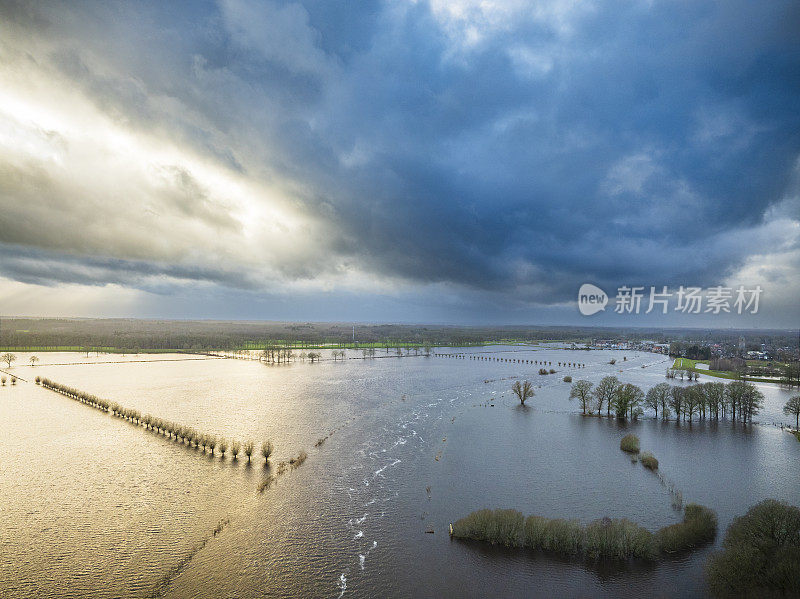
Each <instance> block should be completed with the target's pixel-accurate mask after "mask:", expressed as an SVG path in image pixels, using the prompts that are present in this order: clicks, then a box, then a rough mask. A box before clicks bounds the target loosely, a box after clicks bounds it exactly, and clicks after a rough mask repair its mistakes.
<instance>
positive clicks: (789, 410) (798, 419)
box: [783, 395, 800, 429]
mask: <svg viewBox="0 0 800 599" xmlns="http://www.w3.org/2000/svg"><path fill="white" fill-rule="evenodd" d="M783 413H784V414H786V415H787V416H794V428H795V429H800V395H795V396H794V397H790V398H789V401H787V402H786V405H785V406H783Z"/></svg>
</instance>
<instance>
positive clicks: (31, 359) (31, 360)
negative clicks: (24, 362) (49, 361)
mask: <svg viewBox="0 0 800 599" xmlns="http://www.w3.org/2000/svg"><path fill="white" fill-rule="evenodd" d="M28 361H29V362H30V363H31V366H36V362H38V361H39V358H38V357H37V356H31V357H30V358H28Z"/></svg>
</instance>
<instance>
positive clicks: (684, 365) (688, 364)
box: [672, 358, 777, 383]
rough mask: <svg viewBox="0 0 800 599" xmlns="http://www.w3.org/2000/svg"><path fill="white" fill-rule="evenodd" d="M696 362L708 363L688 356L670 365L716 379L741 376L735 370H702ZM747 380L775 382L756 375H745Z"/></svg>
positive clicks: (677, 359) (735, 378)
mask: <svg viewBox="0 0 800 599" xmlns="http://www.w3.org/2000/svg"><path fill="white" fill-rule="evenodd" d="M697 364H708V361H707V360H690V359H689V358H675V361H674V362H673V363H672V367H673V368H674V369H676V370H689V371H691V372H697V373H699V374H707V375H708V376H713V377H715V378H718V379H732V380H737V379H739V378H741V377H740V376H739V375H738V374H737V373H735V372H723V371H721V370H702V369H698V368H697V367H696V365H697ZM747 380H748V381H750V382H756V383H776V382H777V381H776V380H775V379H763V378H756V377H747Z"/></svg>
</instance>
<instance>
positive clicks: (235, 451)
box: [231, 441, 242, 460]
mask: <svg viewBox="0 0 800 599" xmlns="http://www.w3.org/2000/svg"><path fill="white" fill-rule="evenodd" d="M241 450H242V444H241V443H239V442H238V441H234V442H233V443H231V455H232V456H233V459H234V460H235V459H236V458H237V456H238V455H239V452H240V451H241Z"/></svg>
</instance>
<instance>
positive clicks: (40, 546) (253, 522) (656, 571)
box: [0, 346, 800, 597]
mask: <svg viewBox="0 0 800 599" xmlns="http://www.w3.org/2000/svg"><path fill="white" fill-rule="evenodd" d="M324 351H325V350H323V352H324ZM465 351H467V352H481V356H484V357H487V356H492V357H500V358H504V359H525V360H528V359H536V360H547V361H552V362H553V364H554V365H555V364H556V363H557V362H558V361H563V362H568V363H569V362H580V363H584V362H585V363H586V364H587V366H586V368H585V369H570V368H569V367H563V368H562V367H558V366H554V368H555V369H556V370H557V371H558V372H557V373H556V374H555V375H548V376H540V375H538V374H536V372H537V371H538V368H539V367H538V366H534V365H527V364H525V365H523V364H519V363H510V362H489V361H474V360H467V359H456V358H434V357H431V358H425V357H423V356H418V357H415V356H413V355H412V356H408V357H403V358H396V357H394V358H391V357H386V358H381V359H366V360H364V359H360V358H361V357H362V356H361V352H348V358H353V359H346V360H337V361H335V362H334V361H332V360H326V359H323V361H322V362H320V363H315V364H310V363H308V362H305V363H303V362H301V361H297V362H293V363H290V364H288V365H287V364H284V365H269V366H267V365H264V364H260V363H258V362H254V361H245V360H233V359H213V358H201V359H195V358H197V357H192V356H185V355H162V356H150V357H148V358H147V359H148V360H150V361H148V362H139V361H131V360H138V359H143V358H142V357H141V356H139V357H138V358H137V357H136V356H126V357H125V358H122V357H121V356H113V355H106V356H104V355H103V354H100V356H95V355H94V354H92V357H91V359H89V360H88V362H92V363H83V362H86V361H87V360H86V359H85V355H83V354H65V355H56V354H42V355H41V356H40V357H41V358H42V363H41V364H40V365H38V366H36V367H30V366H22V365H21V364H24V363H25V362H26V360H27V356H25V355H24V354H20V355H19V362H18V364H20V365H17V366H15V367H14V368H12V369H11V371H10V372H15V373H17V374H18V375H19V376H20V377H21V378H23V379H27V380H28V381H32V380H33V378H34V377H35V376H36V375H39V376H42V377H48V378H50V379H52V380H54V381H58V382H59V383H61V384H64V385H68V386H72V387H75V388H78V389H81V390H85V391H86V392H87V393H91V394H95V395H97V396H100V397H103V398H107V399H109V400H112V401H115V402H118V403H119V404H122V405H124V406H127V407H130V408H132V409H135V410H138V411H140V412H142V413H152V414H157V415H159V416H160V417H162V418H165V419H169V420H172V421H176V422H180V423H182V424H186V425H187V426H192V427H194V428H196V429H197V430H202V431H209V432H211V433H213V434H216V435H219V436H221V437H226V438H228V439H242V440H244V439H249V438H252V439H254V440H261V439H271V440H272V441H273V442H274V444H275V457H274V458H273V461H274V462H275V463H278V462H279V461H281V460H289V459H291V458H293V457H295V456H297V455H298V454H299V453H300V452H301V451H303V450H305V451H307V453H308V459H307V461H306V462H305V463H304V464H303V466H302V468H298V469H297V470H295V471H292V472H290V473H289V474H287V475H286V476H284V477H281V478H280V479H279V480H278V481H277V483H276V484H274V485H272V486H270V487H269V488H268V489H267V490H265V491H264V492H263V493H259V492H258V486H259V483H261V481H263V480H264V479H265V478H267V477H268V476H270V474H271V473H272V472H273V471H274V467H273V469H265V468H264V466H263V459H262V460H261V461H260V462H257V463H256V462H255V461H254V462H253V463H252V464H250V465H248V464H247V462H246V460H244V459H242V458H241V457H240V458H239V459H238V460H233V459H231V456H230V455H229V454H228V455H226V456H225V457H224V458H223V457H221V456H220V455H219V452H217V453H216V454H215V455H214V456H211V455H209V454H208V453H205V454H203V453H200V452H199V450H196V449H195V448H187V447H186V445H185V444H183V445H181V444H179V443H176V442H175V441H174V440H168V439H167V438H166V437H164V436H163V435H153V434H148V433H147V432H145V431H144V429H143V428H142V427H141V426H137V425H134V424H132V423H131V422H128V421H125V420H122V419H119V418H113V417H111V416H110V415H108V414H103V413H101V412H100V411H98V410H96V409H93V408H90V407H88V406H86V405H84V404H81V403H78V402H75V401H72V400H70V399H68V398H66V397H64V396H62V395H59V394H57V393H54V392H51V391H48V390H46V389H42V388H41V387H37V386H35V385H34V384H33V383H32V382H27V383H26V382H24V381H21V382H19V383H18V384H17V385H16V386H14V387H11V386H10V385H7V386H5V387H2V388H0V422H2V426H3V435H2V436H0V451H1V452H2V453H3V455H5V456H8V458H6V459H5V460H4V464H3V477H2V478H0V495H2V496H3V497H4V505H3V510H2V511H0V548H1V549H2V552H0V556H2V557H0V580H2V581H3V583H2V584H3V591H4V592H3V596H4V597H5V596H9V597H68V596H69V597H76V596H77V597H114V596H125V597H138V596H151V595H154V594H155V595H159V594H161V595H163V596H166V597H185V596H199V597H219V596H230V595H240V596H253V595H262V594H269V595H271V596H286V597H292V596H297V595H300V594H304V595H313V596H337V595H339V594H340V593H342V592H344V594H345V595H346V596H351V595H352V596H362V597H368V596H375V595H376V594H380V595H382V596H408V595H413V596H423V597H425V596H428V597H437V596H443V595H454V594H455V595H459V596H475V597H478V596H485V595H486V594H487V592H488V591H489V590H491V592H492V593H493V594H495V595H498V596H518V595H526V596H530V595H534V596H537V595H538V596H552V595H554V594H557V595H559V594H560V595H564V594H566V595H569V594H583V595H591V596H608V597H612V596H618V595H620V594H632V595H637V596H639V595H641V596H643V595H652V594H659V595H668V596H669V595H673V596H678V595H681V596H685V595H698V594H702V593H703V589H704V586H703V584H704V583H703V575H702V563H703V562H704V560H705V558H706V557H707V555H708V553H709V552H711V551H712V550H713V548H714V547H715V546H719V544H720V542H721V539H720V537H721V536H722V534H721V533H722V532H723V531H724V530H725V528H726V526H727V525H728V524H729V523H730V522H731V521H732V519H733V518H734V517H735V516H738V515H741V514H743V513H744V512H745V511H746V510H747V509H748V508H749V507H750V506H751V505H753V504H755V503H757V502H758V501H760V500H761V499H764V498H767V497H774V498H776V499H780V500H783V501H786V502H788V503H793V504H795V505H797V504H800V489H799V488H798V487H797V485H796V483H795V481H796V479H797V475H798V470H797V469H798V466H797V464H798V458H800V444H799V443H797V442H796V441H795V439H794V438H793V437H792V436H791V435H788V434H785V433H783V432H781V431H780V429H778V428H775V427H773V426H764V425H747V426H742V425H741V424H733V423H730V422H719V423H697V422H695V423H694V424H693V425H688V424H686V423H683V424H678V423H675V422H666V423H663V422H660V421H656V420H650V419H647V420H643V421H640V422H636V423H627V424H625V423H619V422H617V421H616V420H614V419H605V418H586V417H582V416H581V415H580V414H579V412H580V407H579V406H577V405H576V404H575V403H571V402H569V401H568V400H567V395H568V393H569V387H570V385H569V384H568V383H565V382H563V377H564V376H566V375H571V376H573V377H574V378H575V379H576V380H577V379H578V378H586V379H589V380H592V381H595V382H597V381H598V380H599V379H600V378H601V377H602V376H606V375H608V374H614V375H616V376H618V377H619V378H620V379H621V380H623V381H625V382H633V383H636V384H638V385H640V386H642V387H643V388H645V389H646V388H647V387H649V386H652V385H654V384H656V383H659V382H663V381H664V380H665V379H664V371H665V369H666V367H667V366H669V365H670V363H669V362H667V361H666V360H665V358H664V357H662V356H657V355H653V354H640V355H638V356H637V355H635V354H633V353H631V352H628V353H626V352H611V351H608V352H570V351H566V350H560V349H553V348H548V347H547V346H542V347H538V348H537V349H535V350H534V349H529V348H525V347H520V346H508V347H487V348H471V349H468V350H465ZM324 357H327V356H324ZM612 357H615V358H616V359H617V363H616V365H614V366H612V365H609V364H608V362H609V361H610V358H612ZM623 357H627V358H628V360H627V361H623V360H622V358H623ZM187 358H192V359H187ZM119 361H127V362H128V363H114V362H119ZM48 362H49V363H50V364H48ZM100 362H106V363H100ZM53 363H58V364H68V365H62V366H55V365H52V364H53ZM643 365H644V366H645V368H642V366H643ZM548 368H549V366H548ZM516 376H521V377H523V378H528V379H530V380H532V381H533V382H534V383H535V392H536V395H535V396H534V397H533V398H532V399H529V400H528V401H527V402H526V406H525V407H524V408H523V407H520V406H519V402H518V401H517V400H516V399H515V398H513V397H512V395H511V393H510V390H509V389H510V387H511V383H512V382H513V381H514V380H515V379H514V378H513V377H516ZM674 383H675V384H681V383H680V381H675V382H674ZM761 389H762V390H763V391H764V393H765V395H766V405H765V409H764V411H763V412H762V415H761V416H760V417H759V420H761V421H762V422H771V421H778V420H779V419H781V418H782V417H781V415H780V406H782V404H783V402H784V401H785V397H784V395H785V393H784V392H783V391H781V390H780V389H778V388H777V387H775V386H767V385H764V386H762V387H761ZM627 433H635V434H636V435H637V436H638V437H639V438H640V441H641V447H642V450H647V451H652V453H653V454H654V455H655V456H657V457H658V461H659V466H658V473H659V474H661V475H663V477H664V478H665V480H667V481H668V483H669V484H671V485H672V486H673V488H674V489H679V490H680V491H681V492H682V494H683V497H684V501H685V502H686V503H688V502H697V503H701V504H703V505H706V506H708V507H710V508H712V509H714V510H715V511H716V512H717V514H718V517H719V530H720V535H718V537H717V540H716V544H715V545H712V546H711V547H707V548H704V549H701V550H700V551H698V552H696V553H694V554H692V555H688V556H680V557H677V558H674V559H667V560H665V561H661V562H658V563H654V564H649V565H629V566H625V567H620V566H614V567H611V566H606V565H598V564H594V565H592V564H584V563H570V562H564V561H563V560H560V559H558V558H557V557H553V556H549V555H545V554H541V555H539V554H537V555H528V554H525V553H521V554H516V553H515V554H509V553H508V551H507V550H503V549H499V548H495V547H481V546H472V545H469V544H463V543H453V542H451V540H450V538H449V535H448V534H447V530H448V525H449V523H450V522H453V521H455V520H456V519H457V518H459V517H461V516H463V515H466V514H468V513H470V512H471V511H474V510H477V509H480V508H484V507H502V508H511V509H515V510H518V511H520V512H521V513H523V514H526V515H527V514H536V515H539V516H544V517H547V518H575V519H577V520H579V521H580V522H582V523H583V524H588V523H589V522H591V521H593V520H597V519H599V518H602V517H604V516H608V517H610V518H628V519H630V520H631V521H633V522H636V523H637V525H641V526H643V527H645V528H647V529H649V530H651V531H656V530H658V529H660V528H662V527H665V526H668V525H671V524H675V523H677V522H679V521H680V520H681V518H682V512H681V511H679V510H677V509H674V508H673V496H672V495H671V494H670V491H669V489H668V488H667V487H666V486H665V483H664V482H662V480H661V479H660V478H659V476H658V475H657V474H656V473H654V472H652V471H650V470H647V469H646V468H644V467H642V465H640V464H638V463H634V462H632V461H631V459H630V458H629V457H628V456H627V455H626V454H624V453H623V452H621V451H620V449H619V444H620V439H621V438H622V437H623V436H624V435H625V434H627ZM320 439H324V442H323V443H321V444H319V445H317V443H318V442H319V440H320ZM193 452H194V453H193ZM431 530H432V531H433V534H429V531H431ZM609 568H610V569H609ZM532 580H535V581H536V584H532V583H531V581H532Z"/></svg>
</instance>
